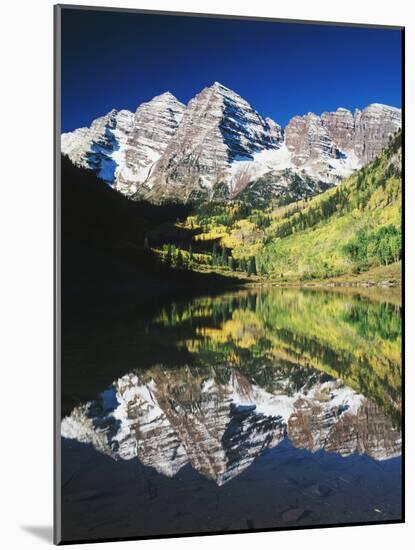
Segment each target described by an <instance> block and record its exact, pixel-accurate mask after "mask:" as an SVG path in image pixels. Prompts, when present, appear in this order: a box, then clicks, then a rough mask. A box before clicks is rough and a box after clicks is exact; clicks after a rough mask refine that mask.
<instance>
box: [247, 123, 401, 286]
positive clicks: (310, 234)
mask: <svg viewBox="0 0 415 550" xmlns="http://www.w3.org/2000/svg"><path fill="white" fill-rule="evenodd" d="M365 131H366V132H371V130H370V127H369V128H368V127H367V128H366V130H365ZM401 140H402V135H401V132H398V133H397V134H396V136H394V138H393V139H392V140H391V141H390V143H389V145H388V146H387V147H386V148H385V149H384V150H383V151H382V153H381V154H379V155H378V156H377V157H376V159H375V160H374V161H373V162H371V163H369V164H368V165H366V166H365V167H363V168H361V169H360V170H358V171H357V172H356V173H354V174H353V175H351V176H349V177H348V178H346V179H345V180H344V181H343V182H342V183H341V184H340V185H339V186H338V187H336V188H335V189H329V190H328V191H326V192H325V193H322V194H321V195H319V196H317V197H314V198H312V199H311V200H309V201H300V202H298V203H296V205H295V207H294V205H292V206H293V207H292V208H291V209H290V208H288V209H287V210H285V211H284V212H282V213H281V214H278V213H276V214H275V215H274V218H273V220H272V222H271V224H270V225H269V227H267V229H266V230H265V234H264V236H263V238H262V241H261V242H262V244H263V246H258V257H257V262H258V264H259V265H260V266H262V268H263V269H264V270H265V271H267V272H268V273H269V275H270V276H273V275H275V276H277V277H279V278H280V280H281V278H283V279H284V280H287V279H293V278H294V279H297V280H298V279H300V280H303V281H305V280H311V279H319V278H325V277H336V276H339V275H342V274H345V273H346V274H347V273H349V274H355V275H356V274H359V273H360V272H364V271H367V270H368V269H370V268H375V267H378V268H380V267H382V266H383V267H385V266H387V265H388V264H392V263H396V265H397V266H398V267H397V269H396V271H397V273H398V272H399V271H400V264H399V263H398V262H399V261H400V259H401V246H402V243H401V239H402V236H401V220H402V213H401V210H402V173H401V170H402V147H401ZM368 149H369V146H367V148H366V153H365V154H368V155H369V151H368ZM370 154H371V153H370ZM247 240H248V238H247V236H246V235H245V242H246V241H247ZM241 245H242V243H241ZM386 278H387V277H386ZM399 278H400V277H399Z"/></svg>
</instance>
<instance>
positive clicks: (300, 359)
mask: <svg viewBox="0 0 415 550" xmlns="http://www.w3.org/2000/svg"><path fill="white" fill-rule="evenodd" d="M107 328H108V327H107ZM110 333H111V334H112V338H109V339H108V340H107V341H106V343H105V344H104V350H103V349H98V348H97V343H96V342H94V340H93V339H92V340H89V341H87V342H86V343H85V342H83V343H82V344H81V343H79V342H78V343H77V342H76V337H75V338H74V339H72V340H71V341H70V342H69V343H68V344H67V345H66V347H65V346H64V358H63V363H64V376H65V372H66V371H69V370H70V369H71V366H73V367H74V369H75V371H76V372H83V373H84V375H83V376H84V378H83V382H82V384H85V385H87V386H88V385H89V387H90V388H91V387H93V388H95V386H96V385H97V384H98V386H99V385H100V384H102V387H100V390H99V391H97V392H96V394H95V396H94V397H91V398H89V399H84V400H83V401H82V397H81V395H82V392H81V393H80V395H79V396H73V395H71V396H69V397H68V396H67V395H64V401H65V399H66V403H67V407H66V409H67V413H68V414H66V415H65V416H64V418H63V420H62V424H61V434H62V472H63V478H62V509H63V538H64V539H65V540H79V539H85V538H112V537H141V536H151V535H153V536H154V535H163V534H178V533H195V532H213V531H235V530H244V529H264V528H281V527H290V526H300V525H301V526H307V525H328V524H332V523H350V522H367V521H384V520H397V519H400V516H401V509H400V505H401V485H400V484H401V458H400V455H401V434H400V425H401V307H400V302H399V293H398V292H397V291H396V290H380V289H373V290H366V291H364V293H363V294H362V293H358V292H354V291H351V290H343V291H336V292H328V291H316V290H299V289H280V288H274V289H269V290H264V289H255V290H252V289H250V290H242V291H238V292H233V293H228V294H224V295H217V296H210V297H202V298H196V299H192V300H187V301H178V302H171V303H168V304H166V305H165V306H164V307H162V308H160V309H159V310H158V311H152V312H151V314H150V313H148V312H144V311H141V312H139V313H138V314H137V317H136V318H135V319H134V320H133V322H130V323H128V324H127V326H122V323H120V325H118V326H113V327H110ZM117 335H118V336H119V337H117ZM120 335H122V336H120ZM100 337H101V338H102V335H101V336H100V335H99V334H98V335H97V340H99V338H100ZM82 369H83V370H82ZM94 374H95V375H96V376H94ZM69 378H70V376H69ZM93 379H94V380H93ZM69 386H70V384H69ZM73 387H75V386H74V385H73ZM94 391H95V390H94ZM72 393H73V392H72ZM71 399H72V401H73V403H72V401H71ZM68 403H69V404H68ZM71 403H72V404H71ZM64 408H65V407H64Z"/></svg>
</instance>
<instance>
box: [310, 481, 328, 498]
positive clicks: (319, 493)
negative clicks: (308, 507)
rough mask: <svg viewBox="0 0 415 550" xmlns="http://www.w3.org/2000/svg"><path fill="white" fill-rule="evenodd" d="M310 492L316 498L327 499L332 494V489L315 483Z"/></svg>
mask: <svg viewBox="0 0 415 550" xmlns="http://www.w3.org/2000/svg"><path fill="white" fill-rule="evenodd" d="M308 492H309V493H310V494H312V495H313V496H316V497H327V496H328V495H329V494H330V493H331V489H330V487H328V486H327V485H320V484H319V483H315V484H314V485H311V486H310V487H309V488H308Z"/></svg>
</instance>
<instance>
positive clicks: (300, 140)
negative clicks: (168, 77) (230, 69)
mask: <svg viewBox="0 0 415 550" xmlns="http://www.w3.org/2000/svg"><path fill="white" fill-rule="evenodd" d="M400 127H401V111H400V109H398V108H396V107H390V106H387V105H383V104H381V103H372V104H370V105H368V106H366V107H365V108H364V109H362V110H360V109H356V110H355V111H354V113H352V112H351V111H350V110H348V109H346V108H344V107H339V108H338V109H337V110H336V111H334V112H328V111H325V112H323V113H322V114H321V115H316V114H314V113H311V112H309V113H307V114H305V115H298V116H295V117H292V118H291V119H290V121H289V122H288V124H287V125H286V126H285V128H282V127H281V126H280V125H279V124H277V123H276V122H275V121H274V120H272V119H271V118H269V117H262V116H261V115H260V114H259V113H258V112H257V111H256V110H255V109H254V108H253V107H251V105H250V104H249V103H248V102H247V101H246V100H245V99H243V98H242V97H241V96H240V95H239V94H237V93H236V92H234V91H233V90H231V89H230V88H227V87H226V86H224V85H222V84H221V83H219V82H214V83H213V84H212V85H211V86H207V87H205V88H203V90H201V92H199V93H198V94H196V96H195V97H194V98H192V99H191V100H190V101H189V103H188V104H187V105H184V104H183V103H181V102H180V101H179V100H177V99H176V98H175V97H174V95H173V94H171V93H170V92H164V93H163V94H161V95H158V96H155V97H154V98H153V99H151V100H150V101H148V102H144V103H142V104H140V105H139V106H138V107H137V109H136V111H135V113H133V112H131V111H128V110H115V109H113V110H112V111H110V112H109V113H107V114H106V115H104V116H103V117H99V118H98V119H96V120H94V121H93V122H92V124H91V126H90V127H89V128H87V127H84V128H78V129H76V130H74V131H73V132H67V133H64V134H62V139H61V143H62V153H63V154H65V155H67V156H68V157H69V158H70V159H71V161H72V162H74V163H75V164H77V165H79V166H83V167H85V168H89V169H92V170H94V171H95V172H96V173H97V175H98V177H100V178H101V179H102V180H104V181H105V182H106V183H108V184H109V185H111V186H113V187H114V188H115V189H117V190H118V191H120V192H122V193H123V194H125V195H127V196H129V197H131V198H133V199H135V200H141V199H146V200H149V201H151V202H154V203H157V202H159V203H160V202H165V201H169V200H173V201H179V202H196V201H198V200H225V201H228V200H232V199H235V198H237V197H238V196H239V195H240V193H242V192H243V191H244V189H246V188H247V187H249V186H251V185H256V188H258V187H260V186H258V183H257V182H258V180H260V179H261V178H263V177H264V176H265V175H266V177H267V179H268V180H269V181H270V182H271V184H272V185H271V187H270V189H271V191H270V190H269V189H268V193H271V195H272V196H273V197H275V198H279V197H283V198H284V197H288V200H289V197H291V196H293V200H296V199H298V198H304V197H306V196H313V195H315V194H318V193H320V192H321V191H322V190H325V189H326V188H327V186H333V185H335V184H337V183H339V182H340V181H341V180H342V179H343V178H344V177H346V176H348V175H350V174H351V173H352V172H354V171H355V170H357V169H358V168H361V167H362V166H364V165H365V164H367V163H368V162H370V161H372V160H373V159H374V158H375V157H376V156H377V155H378V154H379V153H380V152H381V150H382V149H383V148H384V147H385V146H386V145H387V142H388V139H389V137H390V136H391V135H392V134H394V133H395V132H396V131H397V130H398V129H399V128H400ZM298 184H300V185H299V190H298V191H296V192H295V193H293V191H292V190H293V187H294V188H297V187H298Z"/></svg>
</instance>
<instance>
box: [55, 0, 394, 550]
mask: <svg viewBox="0 0 415 550" xmlns="http://www.w3.org/2000/svg"><path fill="white" fill-rule="evenodd" d="M252 16H253V17H245V18H242V17H231V16H212V15H203V14H184V13H169V12H153V11H139V10H125V9H116V8H114V9H110V8H92V7H91V8H89V7H82V6H79V7H78V6H73V5H72V6H64V5H62V6H57V7H55V113H56V124H55V146H56V163H55V168H56V178H55V206H56V211H55V214H56V216H55V219H56V227H55V237H56V239H55V242H56V249H55V258H56V323H55V325H56V327H55V328H56V346H55V351H56V372H55V392H56V394H55V412H56V423H55V427H56V430H55V436H56V440H55V542H56V543H76V542H93V541H111V540H121V539H142V538H156V537H171V536H185V535H203V534H214V533H222V534H224V533H236V532H253V531H264V530H281V529H300V528H301V529H303V528H310V527H329V526H342V525H362V524H373V523H392V522H395V523H397V522H402V521H403V514H404V512H403V487H402V471H403V468H402V433H401V432H402V383H403V377H402V353H403V344H402V305H403V304H402V298H403V293H402V254H403V253H402V250H403V245H402V237H403V235H402V170H403V162H402V159H403V153H402V147H403V135H402V126H403V121H402V109H403V107H404V106H403V91H402V90H403V74H402V70H403V67H402V56H403V38H404V30H403V28H400V27H399V28H398V27H388V26H385V27H379V26H370V25H348V24H345V23H341V24H340V23H330V24H329V23H322V22H299V21H288V20H273V19H258V18H255V11H254V9H253V10H252Z"/></svg>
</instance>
